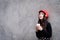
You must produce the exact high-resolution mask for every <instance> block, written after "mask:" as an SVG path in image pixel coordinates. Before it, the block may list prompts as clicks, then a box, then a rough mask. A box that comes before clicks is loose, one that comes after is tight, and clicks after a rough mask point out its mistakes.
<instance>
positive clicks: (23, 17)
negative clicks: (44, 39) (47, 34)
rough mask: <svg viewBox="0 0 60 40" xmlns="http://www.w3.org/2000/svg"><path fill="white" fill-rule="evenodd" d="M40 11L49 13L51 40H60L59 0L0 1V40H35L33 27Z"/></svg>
mask: <svg viewBox="0 0 60 40" xmlns="http://www.w3.org/2000/svg"><path fill="white" fill-rule="evenodd" d="M41 9H46V10H48V12H49V21H50V23H51V26H52V29H53V36H52V39H51V40H60V21H59V20H60V0H0V40H37V38H36V36H35V25H36V24H37V20H38V11H39V10H41Z"/></svg>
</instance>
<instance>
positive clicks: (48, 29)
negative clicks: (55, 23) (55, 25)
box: [36, 21, 52, 39]
mask: <svg viewBox="0 0 60 40" xmlns="http://www.w3.org/2000/svg"><path fill="white" fill-rule="evenodd" d="M46 23H47V26H46V30H44V29H43V30H42V31H40V30H38V31H36V36H37V38H39V39H40V38H42V37H44V38H51V36H52V28H51V24H50V23H49V22H48V21H46Z"/></svg>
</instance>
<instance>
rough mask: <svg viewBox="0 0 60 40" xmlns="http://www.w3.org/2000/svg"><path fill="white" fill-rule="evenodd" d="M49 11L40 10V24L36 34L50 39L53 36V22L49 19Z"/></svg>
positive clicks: (37, 26)
mask: <svg viewBox="0 0 60 40" xmlns="http://www.w3.org/2000/svg"><path fill="white" fill-rule="evenodd" d="M47 20H48V13H47V12H46V11H44V10H40V11H39V14H38V24H37V25H36V36H37V38H38V39H41V40H50V38H51V36H52V28H51V24H50V23H49V22H48V21H47Z"/></svg>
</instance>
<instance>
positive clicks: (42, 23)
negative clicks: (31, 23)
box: [38, 10, 47, 29]
mask: <svg viewBox="0 0 60 40" xmlns="http://www.w3.org/2000/svg"><path fill="white" fill-rule="evenodd" d="M41 12H43V13H44V17H43V19H42V20H41V19H39V18H38V23H39V24H40V25H41V26H42V27H43V28H44V29H46V25H47V23H46V21H47V20H46V17H45V12H44V11H42V10H40V11H39V14H40V13H41Z"/></svg>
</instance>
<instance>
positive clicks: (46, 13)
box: [39, 10, 48, 18]
mask: <svg viewBox="0 0 60 40" xmlns="http://www.w3.org/2000/svg"><path fill="white" fill-rule="evenodd" d="M40 12H43V13H44V14H45V17H46V18H48V12H47V11H46V10H40V11H39V13H40Z"/></svg>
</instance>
